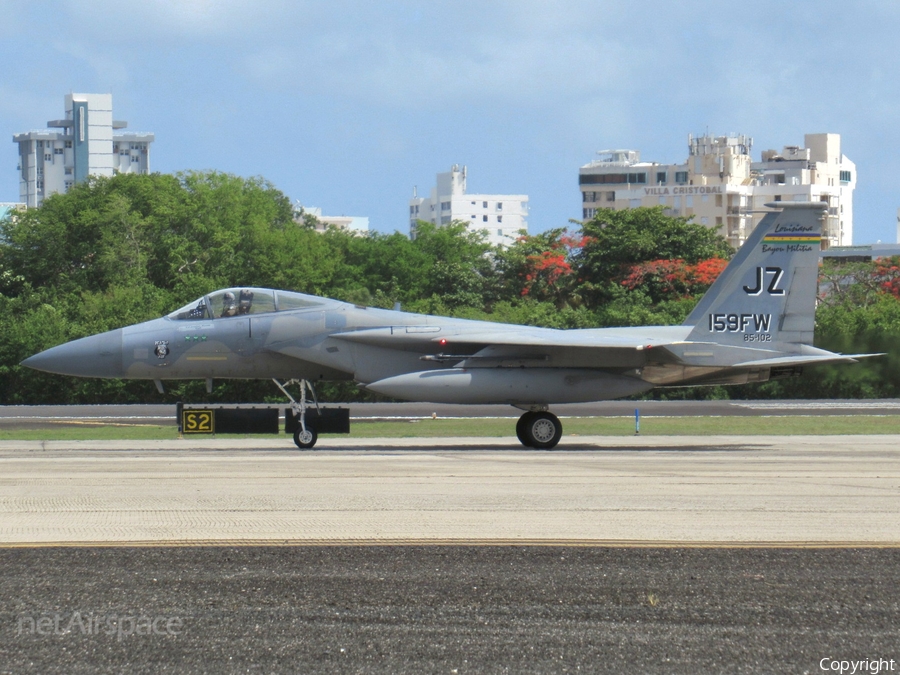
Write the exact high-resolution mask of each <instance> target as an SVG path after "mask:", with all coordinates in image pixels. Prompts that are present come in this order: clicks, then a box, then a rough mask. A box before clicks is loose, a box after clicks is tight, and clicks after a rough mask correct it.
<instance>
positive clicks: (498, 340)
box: [330, 325, 687, 350]
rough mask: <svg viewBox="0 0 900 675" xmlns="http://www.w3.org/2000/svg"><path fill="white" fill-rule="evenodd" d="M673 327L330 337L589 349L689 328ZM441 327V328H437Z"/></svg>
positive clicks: (380, 342)
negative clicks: (663, 329)
mask: <svg viewBox="0 0 900 675" xmlns="http://www.w3.org/2000/svg"><path fill="white" fill-rule="evenodd" d="M665 328H668V329H670V330H665V331H662V332H664V333H666V334H665V335H658V334H654V333H659V332H660V331H659V327H656V328H655V330H653V331H642V330H641V328H639V327H636V328H631V329H628V333H627V334H624V333H620V332H619V331H618V330H615V329H613V330H610V329H596V330H592V329H584V330H556V329H553V328H534V327H524V328H523V327H522V326H514V325H510V326H509V328H508V329H507V328H497V329H495V330H465V329H454V328H450V329H449V330H448V328H446V327H445V328H443V329H441V328H440V327H438V326H392V327H387V328H369V329H364V330H356V331H348V332H343V333H332V335H331V336H330V337H332V338H335V339H338V340H347V341H350V342H357V343H360V344H367V345H372V346H378V347H394V348H396V347H400V348H403V347H406V348H415V347H416V346H418V347H421V348H424V349H428V350H430V349H433V348H434V347H435V346H437V345H441V346H443V345H453V346H456V345H467V346H481V347H488V346H496V347H544V348H551V349H552V348H554V347H561V348H571V347H580V348H586V349H598V350H599V349H636V350H641V349H646V348H649V347H656V346H663V345H668V344H672V343H673V342H678V341H680V340H681V339H683V337H684V334H685V333H686V332H687V331H686V330H685V329H684V327H682V326H671V327H665ZM435 329H437V330H435Z"/></svg>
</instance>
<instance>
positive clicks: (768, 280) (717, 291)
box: [685, 202, 827, 348]
mask: <svg viewBox="0 0 900 675" xmlns="http://www.w3.org/2000/svg"><path fill="white" fill-rule="evenodd" d="M767 206H770V207H773V208H780V209H781V211H779V212H773V213H769V214H767V215H766V216H765V218H763V219H762V221H760V223H759V225H757V227H756V229H755V230H754V231H753V233H752V234H751V235H750V236H749V237H748V238H747V241H746V242H745V243H744V245H743V246H741V248H740V250H739V251H738V252H737V253H736V254H735V256H734V258H732V260H731V262H730V263H728V266H727V267H726V268H725V270H724V271H723V272H722V274H721V275H720V276H719V278H718V279H716V281H715V283H714V284H713V285H712V286H711V287H710V289H709V291H707V292H706V295H704V296H703V298H702V299H701V300H700V302H699V304H698V305H697V307H695V308H694V311H693V312H691V315H690V316H689V317H688V318H687V320H686V321H685V324H687V325H693V326H694V329H693V330H692V331H691V334H690V336H689V337H688V339H689V340H692V341H702V342H718V343H721V344H730V345H744V346H759V347H765V346H767V345H771V344H774V343H780V344H781V346H782V348H784V346H785V344H798V345H799V344H812V341H813V329H814V327H815V311H816V294H817V291H818V273H819V251H820V250H821V241H822V228H823V217H824V210H825V209H826V208H827V204H825V203H824V202H788V203H784V202H776V203H774V204H767Z"/></svg>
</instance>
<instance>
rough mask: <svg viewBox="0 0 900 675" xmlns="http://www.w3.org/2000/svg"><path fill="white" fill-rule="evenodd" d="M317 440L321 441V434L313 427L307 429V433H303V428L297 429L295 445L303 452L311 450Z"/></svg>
mask: <svg viewBox="0 0 900 675" xmlns="http://www.w3.org/2000/svg"><path fill="white" fill-rule="evenodd" d="M317 440H319V434H317V433H316V430H315V429H313V428H312V427H306V431H303V427H297V429H296V430H295V431H294V443H296V444H297V447H298V448H301V449H303V450H309V449H310V448H311V447H312V446H314V445H315V444H316V441H317Z"/></svg>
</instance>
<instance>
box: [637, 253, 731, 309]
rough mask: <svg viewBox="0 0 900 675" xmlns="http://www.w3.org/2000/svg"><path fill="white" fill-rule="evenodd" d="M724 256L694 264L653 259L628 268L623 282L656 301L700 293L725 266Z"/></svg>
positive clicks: (726, 262) (679, 260)
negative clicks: (642, 291) (640, 290)
mask: <svg viewBox="0 0 900 675" xmlns="http://www.w3.org/2000/svg"><path fill="white" fill-rule="evenodd" d="M727 264H728V261H727V260H725V259H724V258H708V259H706V260H701V261H700V262H698V263H697V264H695V265H691V264H689V263H687V262H685V261H684V260H681V259H676V260H651V261H649V262H643V263H638V264H636V265H632V266H631V267H630V268H628V271H627V274H626V276H625V278H624V279H622V282H621V283H622V285H623V286H624V287H625V288H627V289H628V290H632V291H633V290H636V289H638V288H640V289H642V290H644V291H645V292H646V293H647V295H649V296H650V298H652V299H653V301H654V302H661V301H663V300H674V299H679V298H685V297H689V296H695V295H700V294H702V293H704V292H705V291H706V289H708V288H709V287H710V286H711V285H712V283H713V282H714V281H715V280H716V278H717V277H718V276H719V274H721V272H722V270H723V269H725V265H727Z"/></svg>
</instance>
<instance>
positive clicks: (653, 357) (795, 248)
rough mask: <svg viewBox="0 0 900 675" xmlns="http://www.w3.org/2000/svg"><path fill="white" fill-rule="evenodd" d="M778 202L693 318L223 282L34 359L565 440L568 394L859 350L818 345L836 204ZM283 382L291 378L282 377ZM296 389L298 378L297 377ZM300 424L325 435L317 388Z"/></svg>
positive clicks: (634, 387) (44, 366)
mask: <svg viewBox="0 0 900 675" xmlns="http://www.w3.org/2000/svg"><path fill="white" fill-rule="evenodd" d="M767 206H769V207H771V208H775V209H778V210H777V211H771V212H769V213H768V214H767V215H766V216H765V217H764V218H763V219H762V221H761V222H760V224H759V225H758V226H757V228H756V229H755V230H754V231H753V233H752V234H751V235H750V237H748V239H747V241H746V243H745V244H744V245H743V246H742V247H741V249H740V250H739V251H738V252H737V254H736V255H735V256H734V258H733V259H732V260H731V261H730V262H729V264H728V266H727V267H726V268H725V270H724V271H723V272H722V274H721V275H720V276H719V278H718V279H717V280H716V281H715V283H714V284H713V285H712V286H711V287H710V289H709V291H708V292H707V293H706V294H705V295H704V296H703V298H702V299H701V300H700V303H699V304H698V305H697V306H696V308H695V309H694V311H693V312H692V313H691V314H690V316H689V317H688V318H687V320H686V321H685V322H684V323H683V324H682V325H676V326H644V327H628V328H596V329H579V330H555V329H550V328H537V327H532V326H516V325H509V324H501V323H493V322H488V321H467V320H463V319H454V318H448V317H439V316H426V315H421V314H411V313H406V312H401V311H390V310H383V309H374V308H371V307H363V306H359V305H353V304H348V303H346V302H340V301H338V300H330V299H327V298H321V297H315V296H311V295H304V294H302V293H293V292H289V291H283V290H271V289H266V288H251V287H242V288H230V289H223V290H219V291H215V292H212V293H210V294H209V295H206V296H204V297H202V298H198V299H197V300H194V301H193V302H191V303H190V304H188V305H186V306H184V307H182V308H180V309H177V310H175V311H174V312H172V313H171V314H169V315H168V316H165V317H162V318H159V319H155V320H152V321H147V322H145V323H140V324H137V325H134V326H128V327H126V328H119V329H117V330H113V331H109V332H106V333H102V334H99V335H94V336H91V337H86V338H82V339H80V340H75V341H73V342H69V343H67V344H63V345H60V346H57V347H53V348H52V349H48V350H46V351H44V352H41V353H39V354H37V355H35V356H32V357H30V358H28V359H26V360H25V361H23V365H25V366H28V367H30V368H35V369H38V370H43V371H47V372H51V373H59V374H63V375H74V376H80V377H107V378H129V379H147V380H155V381H156V383H157V387H158V388H159V389H160V391H162V382H161V381H162V380H175V379H192V378H203V379H206V380H207V383H208V387H209V386H211V382H212V380H213V379H219V378H245V379H257V378H266V379H273V380H275V382H276V384H278V385H279V386H282V385H281V383H280V382H279V380H282V381H283V380H298V381H300V382H301V384H302V385H303V391H304V394H305V391H306V384H307V383H309V384H312V383H315V382H320V381H328V380H353V381H355V382H357V383H358V384H359V385H360V386H361V387H363V388H365V389H368V390H371V391H373V392H377V393H379V394H383V395H385V396H389V397H392V398H396V399H403V400H408V401H428V402H441V403H470V404H497V403H501V404H509V405H512V406H515V407H517V408H520V409H522V410H524V411H525V412H524V414H523V415H522V416H521V417H520V418H519V421H518V423H517V425H516V435H517V436H518V438H519V440H520V441H521V442H522V444H523V445H525V446H529V447H534V448H553V447H554V446H555V445H556V444H557V443H558V442H559V440H560V437H561V436H562V424H561V423H560V421H559V419H558V418H557V417H556V416H555V415H554V414H552V413H551V412H550V411H549V407H550V406H551V405H553V404H562V403H577V402H590V401H601V400H606V399H614V398H620V397H624V396H631V395H634V394H640V393H642V392H645V391H648V390H649V389H652V388H653V387H659V386H666V387H671V386H693V385H721V384H743V383H747V382H763V381H766V380H769V379H773V378H778V377H785V376H791V375H796V374H799V372H800V369H801V368H802V367H803V366H806V365H812V364H821V363H833V362H848V363H852V362H854V360H855V358H858V357H860V356H869V355H866V354H857V355H842V354H836V353H832V352H828V351H825V350H823V349H818V348H816V347H813V346H812V342H813V328H814V324H815V307H816V295H817V275H818V263H819V250H820V247H821V239H822V227H823V219H824V208H825V205H824V204H819V203H784V202H777V203H774V204H769V205H767ZM282 390H283V391H285V390H284V389H283V387H282ZM285 393H287V392H286V391H285ZM294 405H295V407H296V408H297V409H298V412H299V413H300V420H301V423H300V426H299V427H298V431H297V433H296V434H295V437H294V440H295V442H296V443H297V445H298V446H300V447H305V448H308V447H312V446H313V445H314V444H315V442H316V438H317V432H316V429H315V426H314V425H313V424H307V423H306V422H305V412H306V402H305V396H304V400H303V401H301V403H300V404H297V402H294Z"/></svg>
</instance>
